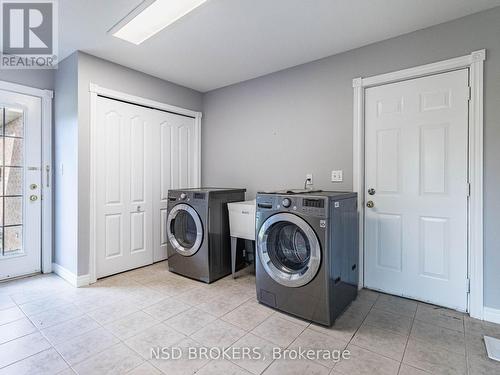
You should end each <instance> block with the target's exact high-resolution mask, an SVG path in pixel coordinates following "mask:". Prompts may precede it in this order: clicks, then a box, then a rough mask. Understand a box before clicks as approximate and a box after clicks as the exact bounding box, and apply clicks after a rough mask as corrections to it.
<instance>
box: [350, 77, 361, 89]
mask: <svg viewBox="0 0 500 375" xmlns="http://www.w3.org/2000/svg"><path fill="white" fill-rule="evenodd" d="M361 86H363V78H361V77H359V78H354V79H353V80H352V87H361Z"/></svg>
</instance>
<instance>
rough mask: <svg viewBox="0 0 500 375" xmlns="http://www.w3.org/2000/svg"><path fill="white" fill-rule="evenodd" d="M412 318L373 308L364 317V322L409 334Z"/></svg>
mask: <svg viewBox="0 0 500 375" xmlns="http://www.w3.org/2000/svg"><path fill="white" fill-rule="evenodd" d="M412 322H413V319H412V318H411V317H409V316H405V315H400V314H394V313H391V312H388V311H383V310H378V309H375V308H373V309H372V310H371V311H370V313H369V314H368V316H367V317H366V319H365V321H364V324H369V325H371V326H375V327H378V328H382V329H386V330H389V331H393V332H395V333H399V334H401V335H408V334H410V329H411V325H412Z"/></svg>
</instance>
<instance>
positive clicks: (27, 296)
mask: <svg viewBox="0 0 500 375" xmlns="http://www.w3.org/2000/svg"><path fill="white" fill-rule="evenodd" d="M52 295H53V293H52V292H49V291H41V290H37V289H36V288H30V287H28V288H23V290H22V291H20V292H17V293H14V294H11V295H10V297H11V298H12V299H13V300H14V302H15V303H17V304H18V305H22V304H24V303H28V302H31V301H35V300H37V299H42V298H48V297H50V296H52Z"/></svg>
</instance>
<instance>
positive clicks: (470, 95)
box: [467, 86, 472, 101]
mask: <svg viewBox="0 0 500 375" xmlns="http://www.w3.org/2000/svg"><path fill="white" fill-rule="evenodd" d="M471 99H472V87H470V86H469V98H468V99H467V100H469V101H470V100H471Z"/></svg>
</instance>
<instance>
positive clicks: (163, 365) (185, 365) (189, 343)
mask: <svg viewBox="0 0 500 375" xmlns="http://www.w3.org/2000/svg"><path fill="white" fill-rule="evenodd" d="M175 346H176V348H179V350H181V355H180V356H179V358H178V359H171V358H170V359H169V358H166V357H164V358H159V359H153V360H152V361H150V363H151V364H152V365H153V366H155V367H156V368H158V369H159V370H160V371H162V372H163V373H165V374H168V375H191V374H194V373H195V372H196V371H198V370H199V369H201V368H202V367H203V366H205V365H206V364H207V363H208V362H209V359H206V358H203V357H200V356H199V355H197V354H196V355H193V356H192V357H190V354H189V350H190V349H189V348H191V350H197V349H198V350H199V348H201V347H202V346H201V345H200V344H199V343H197V342H196V341H194V340H193V339H191V338H187V339H184V340H182V341H181V342H179V343H177V344H176V345H175ZM193 348H194V349H193ZM196 353H199V351H197V352H196Z"/></svg>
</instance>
